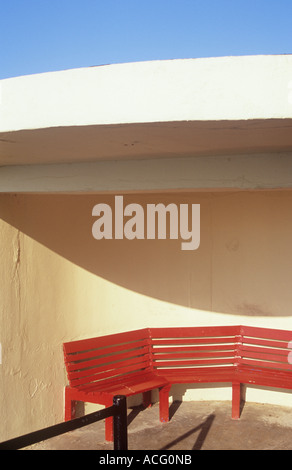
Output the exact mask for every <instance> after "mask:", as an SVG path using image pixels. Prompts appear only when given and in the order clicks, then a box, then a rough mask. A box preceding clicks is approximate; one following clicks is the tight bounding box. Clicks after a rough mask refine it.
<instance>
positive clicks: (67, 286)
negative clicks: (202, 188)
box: [0, 190, 292, 440]
mask: <svg viewBox="0 0 292 470" xmlns="http://www.w3.org/2000/svg"><path fill="white" fill-rule="evenodd" d="M113 201H114V196H113V195H93V194H91V195H85V194H84V195H45V194H43V195H37V194H18V195H13V194H9V195H8V194H2V195H1V196H0V219H1V220H0V255H1V265H0V286H1V287H0V342H1V344H2V364H1V365H0V387H1V393H0V421H1V423H2V424H1V429H0V439H1V440H5V439H8V438H11V437H14V436H17V435H20V434H23V433H26V432H30V431H32V430H35V429H39V428H41V427H44V426H49V425H52V424H55V423H56V422H60V421H62V419H63V389H64V385H65V372H64V365H63V357H62V343H63V342H64V341H69V340H73V339H79V338H84V337H89V336H94V335H100V334H107V333H113V332H118V331H124V330H128V329H134V328H140V327H145V326H165V325H167V326H172V325H175V326H176V325H182V326H184V325H209V324H251V325H259V326H261V325H262V326H267V327H269V326H271V327H276V328H288V329H291V330H292V313H291V307H292V292H291V286H290V279H291V276H292V252H291V239H292V220H291V213H292V192H290V191H288V190H285V191H261V192H254V191H245V192H243V191H238V192H217V193H215V192H214V193H209V192H208V193H199V192H198V193H196V192H194V193H192V194H188V195H187V194H184V193H181V194H178V193H177V194H171V193H169V194H162V193H161V194H148V195H147V194H144V195H142V194H140V195H138V194H132V195H125V196H124V202H125V204H127V203H130V202H135V203H139V204H141V205H143V207H145V208H146V204H148V203H158V202H163V203H165V204H167V203H169V202H175V203H176V204H180V203H188V204H191V203H193V204H195V203H199V204H201V244H200V247H199V249H198V250H195V251H182V250H181V246H180V243H181V241H180V240H133V241H130V240H100V241H98V240H95V239H94V238H93V237H92V233H91V229H92V224H93V222H94V218H93V217H92V215H91V213H92V208H93V206H94V205H95V204H97V203H99V202H106V203H108V204H110V205H112V204H113ZM291 339H292V338H291ZM174 393H176V391H174ZM177 393H179V390H177ZM182 393H185V398H192V397H194V398H196V399H204V398H210V397H212V398H215V399H216V398H217V399H220V398H221V399H222V398H223V399H224V398H226V399H229V398H230V390H229V388H226V387H223V388H222V389H212V388H211V389H210V390H209V389H207V388H205V387H202V388H197V389H196V390H193V389H192V387H191V388H190V389H189V390H188V391H186V390H183V391H182ZM252 393H253V395H252V397H253V398H254V399H255V400H258V401H261V400H267V401H269V400H273V401H274V402H278V403H284V402H285V400H286V401H287V402H288V400H289V398H290V395H289V394H285V393H283V392H281V393H275V394H273V396H271V395H267V396H266V395H263V392H262V391H261V390H256V389H255V390H252ZM267 393H268V392H267Z"/></svg>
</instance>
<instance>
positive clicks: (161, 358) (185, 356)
mask: <svg viewBox="0 0 292 470" xmlns="http://www.w3.org/2000/svg"><path fill="white" fill-rule="evenodd" d="M150 336H151V343H152V361H153V367H154V369H155V370H157V369H159V370H160V373H161V374H163V370H165V369H166V370H168V371H169V370H174V369H175V370H177V369H179V370H182V369H183V368H184V369H188V368H192V369H193V368H194V367H197V368H201V367H216V368H217V367H220V366H225V367H228V366H230V367H233V366H235V365H236V361H237V351H238V347H239V340H240V326H218V327H217V326H215V327H193V328H189V327H182V328H175V327H172V328H150Z"/></svg>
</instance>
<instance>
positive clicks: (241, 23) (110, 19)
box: [0, 0, 292, 79]
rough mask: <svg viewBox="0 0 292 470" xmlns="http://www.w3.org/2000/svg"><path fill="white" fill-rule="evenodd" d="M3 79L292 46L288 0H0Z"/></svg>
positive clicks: (291, 10)
mask: <svg viewBox="0 0 292 470" xmlns="http://www.w3.org/2000/svg"><path fill="white" fill-rule="evenodd" d="M0 7H1V8H0V47H1V53H0V79H3V78H9V77H14V76H18V75H27V74H34V73H42V72H49V71H56V70H64V69H70V68H79V67H88V66H94V65H103V64H111V63H122V62H136V61H144V60H160V59H162V60H163V59H182V58H197V57H218V56H226V55H227V56H229V55H258V54H290V53H292V28H291V19H292V0H221V1H220V0H216V1H215V0H155V1H154V0H147V1H144V0H80V1H79V0H0Z"/></svg>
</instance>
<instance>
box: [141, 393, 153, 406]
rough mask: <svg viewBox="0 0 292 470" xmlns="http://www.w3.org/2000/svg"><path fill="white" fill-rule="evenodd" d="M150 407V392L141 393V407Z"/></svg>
mask: <svg viewBox="0 0 292 470" xmlns="http://www.w3.org/2000/svg"><path fill="white" fill-rule="evenodd" d="M151 405H152V402H151V390H149V391H148V392H143V406H144V408H150V406H151Z"/></svg>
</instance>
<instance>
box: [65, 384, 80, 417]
mask: <svg viewBox="0 0 292 470" xmlns="http://www.w3.org/2000/svg"><path fill="white" fill-rule="evenodd" d="M76 403H77V401H76V400H72V398H71V390H70V389H69V387H66V388H65V421H70V420H71V419H74V418H75V416H76Z"/></svg>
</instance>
